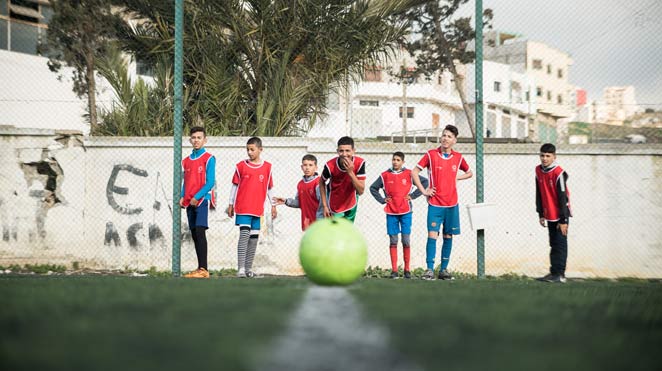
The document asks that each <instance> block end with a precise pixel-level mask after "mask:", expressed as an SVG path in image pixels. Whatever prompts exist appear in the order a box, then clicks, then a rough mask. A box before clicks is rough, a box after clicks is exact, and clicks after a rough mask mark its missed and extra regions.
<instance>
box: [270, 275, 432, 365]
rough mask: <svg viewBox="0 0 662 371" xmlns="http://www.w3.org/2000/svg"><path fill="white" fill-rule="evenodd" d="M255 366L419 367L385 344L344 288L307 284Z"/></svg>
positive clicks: (385, 333) (384, 332)
mask: <svg viewBox="0 0 662 371" xmlns="http://www.w3.org/2000/svg"><path fill="white" fill-rule="evenodd" d="M265 356H266V357H265V358H262V359H261V360H259V361H258V367H257V369H258V370H270V371H280V370H282V371H299V370H302V371H304V370H305V371H309V370H316V371H326V370H379V371H389V370H408V371H409V370H412V371H413V370H419V369H420V368H419V367H417V366H416V365H414V364H413V363H411V362H410V361H409V360H407V359H404V357H403V356H402V354H399V353H398V352H396V351H395V350H393V349H391V348H390V346H389V334H388V330H386V329H385V328H383V327H381V326H379V325H377V324H375V323H374V322H372V321H370V320H369V319H367V318H366V317H365V316H364V315H363V314H362V311H361V308H360V306H359V305H357V304H356V302H355V300H354V298H353V297H352V295H350V294H349V292H348V291H347V289H345V288H338V287H320V286H312V287H311V288H310V289H308V291H307V292H306V293H305V295H304V298H303V300H302V302H301V304H300V306H299V308H298V309H297V310H296V311H295V312H294V313H293V315H292V316H291V317H290V320H289V323H288V326H287V328H286V330H285V332H284V334H283V335H281V336H279V337H278V338H277V340H276V342H275V344H274V346H273V347H271V348H270V349H269V351H268V352H266V354H265Z"/></svg>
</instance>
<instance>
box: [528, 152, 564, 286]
mask: <svg viewBox="0 0 662 371" xmlns="http://www.w3.org/2000/svg"><path fill="white" fill-rule="evenodd" d="M567 181H568V173H566V172H565V171H564V170H563V169H562V168H561V166H559V165H558V164H557V163H556V147H555V146H554V145H553V144H551V143H545V144H543V145H542V146H541V147H540V165H539V166H536V211H537V212H538V218H539V222H540V225H541V226H543V227H545V222H547V228H548V229H549V245H550V247H551V250H550V253H549V260H550V263H551V266H550V268H549V274H547V275H546V276H544V277H541V278H539V279H538V280H539V281H545V282H556V283H564V282H565V266H566V261H567V259H568V221H569V219H570V217H571V216H572V213H571V211H570V191H569V190H568V187H567V186H566V182H567Z"/></svg>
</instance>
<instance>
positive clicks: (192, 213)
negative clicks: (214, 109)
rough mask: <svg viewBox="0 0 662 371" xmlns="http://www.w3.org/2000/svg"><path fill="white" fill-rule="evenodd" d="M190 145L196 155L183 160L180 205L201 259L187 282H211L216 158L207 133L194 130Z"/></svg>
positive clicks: (199, 128) (201, 128)
mask: <svg viewBox="0 0 662 371" xmlns="http://www.w3.org/2000/svg"><path fill="white" fill-rule="evenodd" d="M190 134H191V137H190V138H189V141H190V142H191V145H192V146H193V152H192V153H191V155H190V156H187V157H186V158H185V159H183V160H182V172H183V174H184V176H183V184H182V194H181V195H182V197H181V198H180V199H179V205H180V206H181V207H185V208H186V216H187V217H188V226H189V229H190V230H191V237H192V238H193V244H194V246H195V254H196V255H197V257H198V269H196V270H194V271H193V272H190V273H188V274H186V275H184V277H186V278H209V271H208V270H207V236H206V231H207V229H208V228H209V221H208V219H209V218H208V216H209V208H210V207H215V199H214V191H213V190H214V185H215V183H216V175H215V174H216V158H215V157H214V156H212V155H211V154H210V153H209V152H207V151H206V150H205V149H204V145H205V144H206V143H207V135H206V133H205V129H204V128H203V127H200V126H194V127H192V128H191V131H190Z"/></svg>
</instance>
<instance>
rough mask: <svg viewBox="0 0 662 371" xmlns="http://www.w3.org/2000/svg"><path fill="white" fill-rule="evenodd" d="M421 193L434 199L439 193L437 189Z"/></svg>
mask: <svg viewBox="0 0 662 371" xmlns="http://www.w3.org/2000/svg"><path fill="white" fill-rule="evenodd" d="M421 193H423V195H424V196H428V197H432V196H434V194H435V193H437V189H436V188H435V187H430V188H427V189H426V190H424V191H423V192H421Z"/></svg>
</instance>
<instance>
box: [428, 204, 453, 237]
mask: <svg viewBox="0 0 662 371" xmlns="http://www.w3.org/2000/svg"><path fill="white" fill-rule="evenodd" d="M427 223H428V232H439V229H440V227H441V225H442V224H443V225H444V231H443V234H460V206H459V205H455V206H453V207H438V206H432V205H428V222H427Z"/></svg>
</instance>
